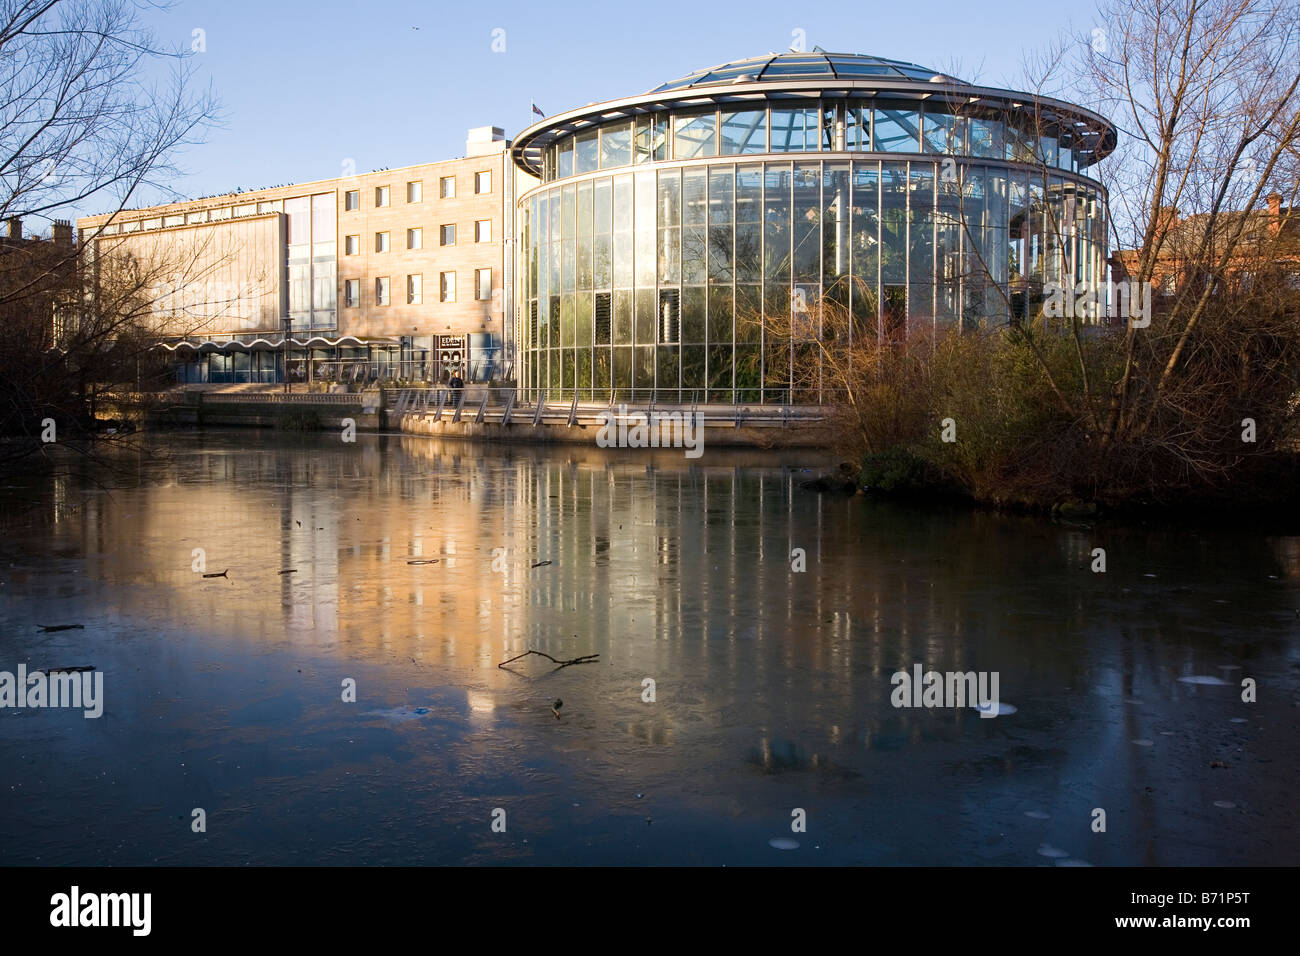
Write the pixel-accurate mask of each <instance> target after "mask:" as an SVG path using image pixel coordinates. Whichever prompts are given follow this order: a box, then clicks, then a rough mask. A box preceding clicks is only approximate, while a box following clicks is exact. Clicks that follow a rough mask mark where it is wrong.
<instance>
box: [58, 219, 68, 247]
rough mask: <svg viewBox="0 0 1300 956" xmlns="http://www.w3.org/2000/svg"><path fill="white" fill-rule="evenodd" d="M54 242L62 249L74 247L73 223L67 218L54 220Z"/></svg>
mask: <svg viewBox="0 0 1300 956" xmlns="http://www.w3.org/2000/svg"><path fill="white" fill-rule="evenodd" d="M54 244H55V245H56V246H58V247H59V248H60V249H71V248H72V223H71V222H69V221H68V220H67V219H56V220H54Z"/></svg>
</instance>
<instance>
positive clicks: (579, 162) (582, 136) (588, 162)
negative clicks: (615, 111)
mask: <svg viewBox="0 0 1300 956" xmlns="http://www.w3.org/2000/svg"><path fill="white" fill-rule="evenodd" d="M597 132H598V131H597V130H594V129H589V130H586V131H585V132H582V133H578V134H576V135H575V136H574V137H573V142H574V161H573V171H574V172H575V173H590V172H594V171H595V169H596V168H597V167H598V166H599V165H600V143H599V140H598V139H597Z"/></svg>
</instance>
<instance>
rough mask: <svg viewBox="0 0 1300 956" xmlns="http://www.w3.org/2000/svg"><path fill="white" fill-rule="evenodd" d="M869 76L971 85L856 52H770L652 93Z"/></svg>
mask: <svg viewBox="0 0 1300 956" xmlns="http://www.w3.org/2000/svg"><path fill="white" fill-rule="evenodd" d="M870 77H882V78H885V79H895V80H896V79H903V80H916V81H918V82H922V83H928V82H931V81H933V82H939V81H942V82H945V83H958V84H961V85H963V86H966V85H969V84H966V83H963V82H962V81H960V80H955V79H953V78H952V77H949V76H947V75H945V74H943V73H940V72H939V71H937V70H932V69H930V68H929V67H924V66H917V65H916V64H915V63H904V62H903V61H901V60H886V59H884V58H882V57H878V56H865V55H862V54H857V53H820V52H815V53H768V54H767V55H765V56H756V57H750V58H749V59H746V60H735V61H733V62H731V63H723V64H721V65H720V66H713V67H709V68H708V69H705V70H697V71H696V72H694V73H692V74H690V75H689V76H683V77H681V78H680V79H676V80H670V81H669V82H667V83H665V84H663V85H662V86H658V87H655V89H653V90H651V92H652V93H662V92H665V91H667V90H682V89H692V88H695V87H701V86H714V85H717V84H726V83H750V82H760V83H761V82H764V81H781V82H789V81H791V80H799V79H803V78H807V79H810V80H825V79H840V80H860V79H865V78H870Z"/></svg>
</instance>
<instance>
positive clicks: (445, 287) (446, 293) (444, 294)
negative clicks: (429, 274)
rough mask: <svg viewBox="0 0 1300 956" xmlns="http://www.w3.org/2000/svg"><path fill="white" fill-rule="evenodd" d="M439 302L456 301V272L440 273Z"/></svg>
mask: <svg viewBox="0 0 1300 956" xmlns="http://www.w3.org/2000/svg"><path fill="white" fill-rule="evenodd" d="M438 301H439V302H455V301H456V273H454V272H440V273H438Z"/></svg>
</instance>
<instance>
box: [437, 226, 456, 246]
mask: <svg viewBox="0 0 1300 956" xmlns="http://www.w3.org/2000/svg"><path fill="white" fill-rule="evenodd" d="M438 233H439V235H438V245H440V246H454V245H455V244H456V224H455V223H451V224H450V225H446V226H439V227H438Z"/></svg>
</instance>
